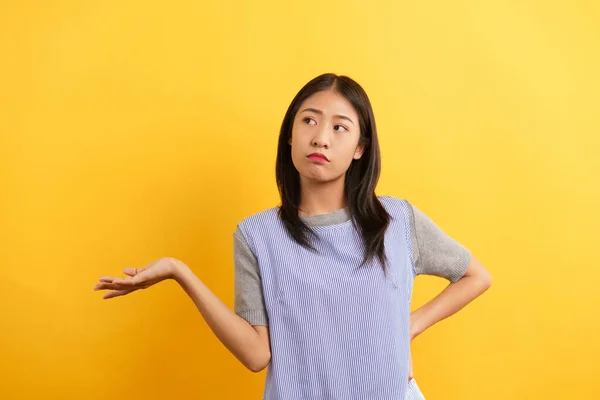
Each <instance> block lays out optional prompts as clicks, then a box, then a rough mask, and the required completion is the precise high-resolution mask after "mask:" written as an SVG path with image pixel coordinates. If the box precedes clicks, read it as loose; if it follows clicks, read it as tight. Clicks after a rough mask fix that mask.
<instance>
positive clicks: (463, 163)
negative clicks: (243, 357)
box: [0, 0, 600, 400]
mask: <svg viewBox="0 0 600 400" xmlns="http://www.w3.org/2000/svg"><path fill="white" fill-rule="evenodd" d="M48 3H53V4H52V5H49V4H48ZM259 3H260V4H259ZM0 7H1V8H0V54H1V55H2V59H1V62H0V134H1V135H0V183H1V192H0V268H1V276H0V306H1V308H0V313H1V314H0V321H1V329H0V335H1V341H0V377H1V378H0V398H2V399H106V398H123V399H165V398H177V399H259V398H261V394H262V389H263V383H264V378H265V371H266V370H265V371H263V372H261V373H259V374H253V373H251V372H249V371H247V370H245V369H244V367H243V366H242V365H241V364H240V363H239V362H238V361H237V360H236V359H235V358H234V357H233V356H232V355H231V354H230V353H229V352H228V351H227V350H226V349H225V347H224V346H222V345H221V343H220V342H219V341H218V339H216V337H215V336H214V335H213V334H212V332H211V331H210V330H209V328H208V326H207V325H206V324H205V322H204V321H203V320H202V318H201V316H200V314H199V313H198V312H197V311H196V309H195V307H194V305H193V303H192V302H191V300H190V299H189V298H188V297H187V296H186V295H185V293H184V292H183V291H182V290H181V289H180V288H179V287H178V286H177V285H176V284H175V283H173V282H166V283H162V284H160V285H158V286H156V287H153V288H151V289H148V290H146V291H143V292H136V293H134V294H132V295H129V296H127V297H122V298H118V299H113V300H109V301H103V300H101V296H102V294H101V293H99V292H94V291H93V290H92V288H93V285H94V284H95V283H96V281H97V279H98V278H99V277H100V276H101V275H120V273H121V271H122V269H123V268H125V267H141V266H143V265H145V264H147V263H149V262H151V261H153V260H155V259H156V258H159V257H162V256H172V257H177V258H179V259H181V260H183V261H184V262H186V263H187V264H188V265H189V266H190V267H191V268H192V269H193V270H194V271H195V273H197V275H198V276H199V277H200V278H201V279H202V280H203V281H204V282H205V283H206V284H207V285H208V286H209V287H210V288H211V289H212V290H213V291H214V292H215V293H216V294H217V295H218V296H219V297H220V298H221V299H223V301H225V302H226V303H227V304H228V305H230V306H231V307H233V258H232V249H233V237H232V233H233V231H234V229H235V226H236V223H237V222H238V221H240V220H241V219H242V218H244V217H245V216H247V215H249V214H251V213H254V212H257V211H260V210H262V209H265V208H268V207H272V206H274V205H276V204H277V203H278V201H279V199H278V195H277V191H276V186H275V179H274V165H275V153H276V142H277V136H278V129H279V126H280V123H281V120H282V118H283V115H284V113H285V110H286V108H287V106H288V104H289V102H290V101H291V100H292V98H293V96H294V95H295V94H296V92H297V91H298V90H299V89H300V87H301V86H302V85H303V84H304V83H306V82H307V81H308V80H309V79H311V78H313V77H314V76H316V75H318V74H321V73H323V72H336V73H340V74H347V75H349V76H351V77H353V78H354V79H356V80H357V81H358V82H359V83H361V84H362V85H363V87H364V88H365V89H366V91H367V93H368V94H369V96H370V98H371V100H372V103H373V106H374V110H375V115H376V118H377V123H378V128H379V133H380V141H381V146H382V159H383V171H382V177H381V180H380V185H379V187H378V190H377V191H378V194H389V195H394V196H398V197H404V198H407V199H409V200H411V201H412V202H413V203H414V204H415V205H417V206H418V207H419V208H420V209H421V210H423V211H424V212H425V213H426V214H428V215H429V216H430V217H431V218H432V219H433V220H434V221H436V222H437V223H438V225H439V226H440V227H442V228H443V229H444V230H445V231H446V232H447V233H448V234H450V235H451V236H453V237H454V238H456V239H457V240H458V241H460V242H461V243H463V244H464V245H465V246H467V247H468V248H469V249H471V251H472V252H473V254H474V255H476V256H477V257H478V258H479V259H480V260H481V261H482V262H483V264H484V265H486V267H487V268H488V269H489V270H490V271H491V273H492V275H493V279H494V284H493V286H492V288H491V289H490V290H489V291H488V292H487V293H486V294H485V295H484V296H483V297H481V298H479V299H477V300H476V301H475V302H474V303H472V304H471V305H469V306H468V307H467V308H465V309H464V310H463V311H461V312H459V313H458V314H456V315H455V316H453V317H451V318H450V319H448V320H445V321H443V322H441V323H439V324H438V325H435V326H434V327H432V328H431V329H430V330H429V331H427V332H425V333H424V334H423V335H422V336H420V337H418V338H417V339H416V340H415V342H414V343H413V352H414V357H415V360H414V370H415V375H416V378H417V381H418V382H419V384H420V386H421V388H422V390H423V391H424V393H425V395H426V397H427V399H428V400H436V399H461V400H466V399H473V400H474V399H486V400H491V399H503V400H506V399H561V398H581V399H592V398H600V384H598V383H597V382H598V381H597V373H598V370H597V369H598V366H599V362H598V359H600V341H599V340H598V337H600V322H599V318H598V306H600V301H599V292H600V290H599V289H598V282H599V279H600V272H599V271H600V269H599V265H598V258H597V256H596V254H597V253H596V252H597V250H598V233H597V229H598V226H599V223H600V218H599V212H598V208H597V207H598V204H599V203H600V189H599V185H598V180H599V175H600V174H599V173H600V162H599V150H600V139H599V128H600V117H599V116H598V112H599V108H600V105H599V95H598V93H600V73H599V71H600V57H599V48H600V45H599V43H600V21H599V20H600V7H599V6H598V3H597V2H593V1H570V2H547V1H531V0H529V1H517V0H513V1H505V0H503V1H500V0H499V1H493V2H467V1H453V2H448V1H424V2H414V1H402V2H397V1H385V2H379V3H372V2H367V1H359V2H348V1H328V2H323V1H318V0H311V1H304V2H292V3H288V2H280V1H270V2H254V1H247V2H203V1H185V2H183V1H175V2H166V1H163V2H146V1H138V2H133V1H129V2H122V1H114V0H113V1H102V2H99V1H92V2H75V1H70V2H66V1H62V2H34V1H19V2H16V1H15V2H8V1H4V2H3V3H2V5H1V6H0ZM445 284H446V282H445V281H443V280H441V279H439V278H433V277H419V278H417V280H416V283H415V285H416V286H415V294H414V303H413V305H414V307H416V306H419V305H420V304H423V303H424V302H425V301H427V300H428V299H430V298H431V297H433V296H434V295H435V294H437V293H438V292H439V291H440V290H442V289H443V287H444V286H445Z"/></svg>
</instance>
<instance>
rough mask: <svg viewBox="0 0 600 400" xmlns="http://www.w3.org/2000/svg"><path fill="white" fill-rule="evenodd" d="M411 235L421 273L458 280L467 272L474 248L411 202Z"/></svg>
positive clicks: (415, 259)
mask: <svg viewBox="0 0 600 400" xmlns="http://www.w3.org/2000/svg"><path fill="white" fill-rule="evenodd" d="M407 203H408V206H409V207H408V209H409V214H410V235H411V244H412V248H413V259H414V261H415V269H416V273H417V275H421V274H423V275H435V276H439V277H442V278H446V279H447V280H449V281H450V282H452V283H454V282H456V281H458V280H459V279H460V278H462V276H463V275H464V274H465V271H466V270H467V268H468V266H469V264H470V263H471V252H470V251H469V249H467V248H466V247H464V246H463V245H462V244H460V243H459V242H458V241H456V240H455V239H453V238H452V237H450V236H448V235H447V234H446V233H445V232H444V231H443V230H442V229H441V228H440V227H439V226H437V225H436V223H435V222H433V221H432V220H431V218H429V217H428V216H427V215H426V214H424V213H423V212H422V211H421V210H419V209H418V208H417V207H416V206H414V205H413V204H411V203H410V202H408V201H407Z"/></svg>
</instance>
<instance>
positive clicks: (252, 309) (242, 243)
mask: <svg viewBox="0 0 600 400" xmlns="http://www.w3.org/2000/svg"><path fill="white" fill-rule="evenodd" d="M233 240H234V241H233V253H234V269H235V270H234V310H235V313H236V314H237V315H239V316H240V317H242V318H244V319H245V320H246V321H248V323H249V324H250V325H262V326H268V325H269V324H268V319H267V312H266V309H265V305H264V297H263V291H262V283H261V278H260V271H259V269H258V260H257V259H256V257H255V256H254V254H253V253H252V250H250V247H249V246H248V243H247V242H246V239H245V238H244V235H243V234H242V232H241V230H240V228H239V227H238V228H237V229H236V231H235V232H234V233H233Z"/></svg>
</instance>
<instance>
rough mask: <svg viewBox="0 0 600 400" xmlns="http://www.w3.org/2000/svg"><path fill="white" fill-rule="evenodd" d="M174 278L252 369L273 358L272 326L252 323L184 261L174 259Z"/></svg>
mask: <svg viewBox="0 0 600 400" xmlns="http://www.w3.org/2000/svg"><path fill="white" fill-rule="evenodd" d="M172 262H173V264H174V265H173V267H174V268H173V272H174V273H173V279H174V280H175V281H176V282H177V283H178V284H179V285H180V286H181V287H182V288H183V290H184V291H185V292H186V293H187V294H188V296H190V298H191V299H192V301H193V302H194V304H195V305H196V308H197V309H198V311H200V314H202V317H203V318H204V320H205V321H206V323H207V324H208V326H209V327H210V329H211V330H212V331H213V333H214V334H215V335H216V336H217V338H218V339H219V340H220V341H221V343H223V345H224V346H225V347H226V348H227V349H228V350H229V351H230V352H231V353H232V354H233V355H234V356H235V357H236V358H237V359H238V360H239V361H240V362H241V363H242V364H244V366H246V368H248V369H249V370H250V371H253V372H259V371H261V370H263V369H264V368H266V367H267V365H269V362H270V361H271V346H270V339H269V328H268V327H266V326H252V325H250V324H249V323H248V321H246V320H245V319H243V318H242V317H240V316H239V315H237V314H236V313H235V312H233V311H232V310H231V309H230V308H229V307H227V305H225V304H224V303H223V302H222V301H221V300H220V299H219V298H218V297H217V296H216V295H215V294H214V293H213V292H212V291H210V289H209V288H208V287H207V286H206V285H205V284H204V283H203V282H202V281H201V280H200V279H199V278H198V277H197V276H196V275H195V274H194V273H193V272H192V270H191V269H190V268H189V267H188V266H187V265H185V264H184V263H183V262H181V261H179V260H176V259H172Z"/></svg>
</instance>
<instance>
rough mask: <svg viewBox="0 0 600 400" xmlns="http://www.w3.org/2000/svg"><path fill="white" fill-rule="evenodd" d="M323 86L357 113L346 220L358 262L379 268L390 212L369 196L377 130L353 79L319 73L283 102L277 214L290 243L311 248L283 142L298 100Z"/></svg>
mask: <svg viewBox="0 0 600 400" xmlns="http://www.w3.org/2000/svg"><path fill="white" fill-rule="evenodd" d="M329 89H333V90H334V91H335V92H336V93H338V94H340V95H341V96H343V97H344V98H346V99H347V100H348V101H349V102H350V104H352V107H353V108H354V110H355V111H356V113H357V114H358V120H359V126H360V138H359V142H358V143H359V144H363V145H364V146H365V149H364V152H363V155H362V157H361V158H359V159H358V160H356V159H353V160H352V163H351V164H350V167H349V168H348V170H347V171H346V176H345V184H344V195H345V197H346V201H347V203H348V210H349V213H350V216H351V218H352V224H353V225H354V227H355V228H356V229H357V230H358V231H359V232H360V233H361V236H362V238H363V243H364V249H365V255H364V259H363V262H362V264H361V265H360V266H363V265H364V264H365V263H366V262H367V261H368V260H369V259H371V258H373V257H375V256H377V257H378V258H379V260H380V262H381V264H382V265H383V270H384V272H385V270H386V260H387V258H386V256H385V249H384V234H385V231H386V229H387V227H388V225H389V222H390V215H389V214H388V213H387V211H386V210H385V208H384V207H383V205H382V204H381V202H380V201H379V199H378V198H377V196H376V195H375V187H376V186H377V181H378V180H379V174H380V169H381V156H380V152H379V141H378V140H377V128H376V125H375V117H374V115H373V109H372V107H371V102H370V101H369V98H368V96H367V94H366V92H365V91H364V89H363V88H362V87H361V86H360V85H359V84H358V83H357V82H355V81H354V80H353V79H351V78H349V77H347V76H343V75H336V74H332V73H328V74H323V75H319V76H317V77H316V78H314V79H312V80H311V81H310V82H308V83H307V84H306V85H304V87H303V88H302V89H300V91H299V92H298V93H297V94H296V97H294V99H293V100H292V102H291V104H290V105H289V107H288V109H287V112H286V113H285V117H284V118H283V123H282V124H281V130H280V132H279V143H278V146H277V162H276V166H275V174H276V178H277V187H278V189H279V195H280V197H281V206H280V207H279V216H280V218H281V219H282V221H283V223H284V225H285V227H286V229H287V231H288V232H289V233H290V235H291V236H292V237H293V238H294V240H296V242H298V243H299V244H300V245H302V246H304V247H306V248H308V249H311V250H313V251H316V249H315V247H314V246H313V244H312V243H311V241H310V237H312V238H315V239H316V238H317V235H316V233H315V232H314V231H313V230H312V229H311V228H310V227H309V226H308V225H306V223H304V221H302V219H301V218H300V216H299V215H298V206H299V204H300V194H301V191H300V174H299V173H298V170H297V169H296V168H295V166H294V164H293V162H292V150H291V146H290V145H289V142H288V141H289V139H290V138H291V136H292V127H293V125H294V119H295V117H296V113H297V112H298V109H299V108H300V106H301V105H302V103H303V102H304V101H305V100H306V99H307V98H308V97H309V96H311V95H313V94H314V93H317V92H320V91H325V90H329Z"/></svg>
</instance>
